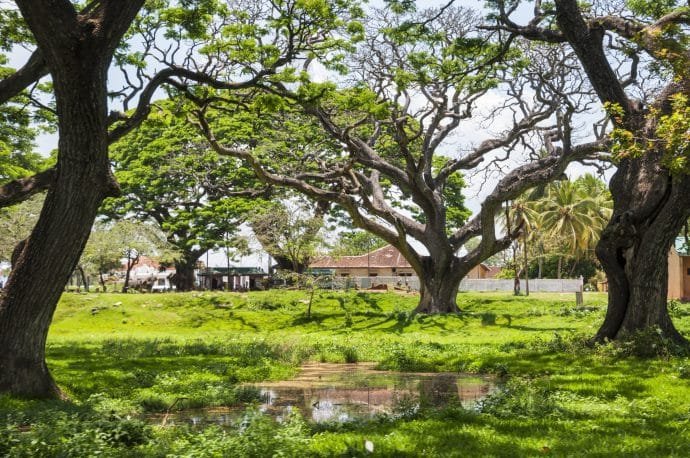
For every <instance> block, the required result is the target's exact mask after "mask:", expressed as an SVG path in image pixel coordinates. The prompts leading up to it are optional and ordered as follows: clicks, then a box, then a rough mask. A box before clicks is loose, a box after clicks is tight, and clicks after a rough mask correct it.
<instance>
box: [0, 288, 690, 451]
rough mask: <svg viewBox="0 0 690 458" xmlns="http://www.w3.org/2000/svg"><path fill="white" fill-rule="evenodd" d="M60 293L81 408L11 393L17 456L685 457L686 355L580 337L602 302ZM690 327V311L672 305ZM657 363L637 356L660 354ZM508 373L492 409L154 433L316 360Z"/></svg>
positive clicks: (7, 431)
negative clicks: (251, 384)
mask: <svg viewBox="0 0 690 458" xmlns="http://www.w3.org/2000/svg"><path fill="white" fill-rule="evenodd" d="M306 299H307V293H306V292H299V291H269V292H257V293H248V294H236V293H188V294H187V293H185V294H129V295H126V294H101V295H99V294H71V293H70V294H65V295H64V297H63V298H62V300H61V303H60V305H59V307H58V309H57V311H56V314H55V318H54V322H53V325H52V327H51V331H50V335H49V341H48V364H49V367H50V369H51V371H52V373H53V376H54V377H55V379H56V380H57V382H58V383H59V385H60V386H61V387H62V388H63V389H64V390H65V391H66V392H67V393H68V394H69V395H70V397H71V399H72V402H70V403H62V402H55V401H25V400H18V399H12V398H8V397H0V417H2V418H6V421H5V422H4V423H5V426H4V427H2V426H0V455H8V456H95V455H103V456H224V455H225V456H272V455H281V456H309V455H311V456H359V455H365V454H367V453H368V452H366V451H365V448H364V444H365V441H371V442H372V443H373V445H374V455H378V456H420V455H426V456H444V457H445V456H542V455H553V456H573V455H585V456H604V455H605V456H690V402H689V401H688V399H690V360H689V359H688V357H687V356H683V355H678V354H674V353H673V352H672V351H669V349H668V348H666V347H665V346H664V345H663V342H658V340H657V339H655V338H654V335H646V336H640V337H639V338H638V339H637V340H636V341H633V342H630V343H627V344H623V345H612V344H609V345H606V346H601V347H596V348H589V347H587V346H585V345H584V344H583V342H584V340H585V337H586V336H591V335H592V334H593V333H594V332H595V331H596V329H597V326H598V325H599V324H600V322H601V320H602V318H603V314H604V311H605V300H606V299H605V296H603V295H601V294H596V293H589V294H588V293H586V294H585V306H584V307H576V306H575V304H574V295H573V294H533V295H532V296H530V297H529V298H525V297H524V296H522V297H513V296H509V295H506V294H498V293H496V294H493V293H491V294H490V293H462V294H460V295H459V296H458V303H459V305H460V308H461V309H462V310H463V313H462V314H460V315H448V316H420V315H417V316H414V315H411V314H410V313H409V311H410V310H412V309H413V308H414V305H415V303H416V300H417V298H416V297H414V296H406V295H398V294H395V293H371V294H367V293H358V292H348V293H344V292H330V291H324V292H319V293H317V296H316V297H315V301H314V305H313V309H312V317H311V319H306V318H305V312H306V303H305V300H306ZM672 312H673V316H674V320H675V322H676V325H677V326H678V327H679V329H681V330H682V331H683V332H684V333H686V335H687V333H688V332H689V331H690V306H688V305H686V304H673V308H672ZM650 350H651V351H652V353H654V354H656V355H658V356H657V357H654V358H651V359H649V358H639V357H637V356H635V355H636V354H639V353H641V352H642V353H644V352H649V351H650ZM309 360H312V361H324V362H355V361H374V362H376V363H377V364H378V366H379V368H381V369H390V370H404V371H461V372H474V373H490V374H496V375H500V376H502V377H504V379H505V380H506V382H505V385H504V387H503V388H502V389H501V390H499V391H498V392H497V393H495V394H494V395H492V396H491V397H490V398H489V399H487V400H486V401H485V402H484V403H483V405H482V406H481V408H480V409H479V410H478V411H476V410H467V409H465V408H463V406H461V405H456V404H453V403H451V404H450V405H448V406H446V407H445V408H443V409H441V410H433V411H432V410H421V411H414V412H411V413H410V414H409V415H404V416H400V417H395V418H393V417H381V418H377V419H376V420H373V421H366V422H359V423H354V424H346V425H317V426H314V425H307V424H305V423H304V422H303V421H302V420H301V419H300V418H299V416H294V417H292V418H290V419H288V420H287V421H285V422H283V423H282V424H280V425H276V424H275V423H274V422H273V420H271V419H269V418H266V417H264V416H262V415H260V414H258V413H251V415H250V416H249V417H248V418H249V420H248V421H247V422H246V424H245V425H244V426H243V427H242V428H241V429H238V430H237V431H223V430H220V429H219V428H214V427H211V428H207V429H205V430H202V431H199V430H189V429H186V428H183V427H174V428H171V427H166V428H160V427H152V426H149V425H146V424H144V423H143V422H141V421H139V420H137V418H138V416H139V415H141V414H144V413H147V412H163V411H166V410H167V409H169V408H170V406H171V405H173V404H174V405H175V408H192V407H204V406H226V405H237V404H243V405H244V404H245V403H247V402H249V403H251V401H252V400H254V396H255V393H253V392H251V391H248V390H246V389H243V388H242V387H241V386H240V383H242V382H247V381H260V380H280V379H285V378H289V377H291V376H293V375H294V374H295V373H296V371H297V368H298V366H299V364H300V363H302V362H305V361H309Z"/></svg>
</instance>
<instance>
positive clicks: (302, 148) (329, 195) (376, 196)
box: [198, 2, 601, 313]
mask: <svg viewBox="0 0 690 458" xmlns="http://www.w3.org/2000/svg"><path fill="white" fill-rule="evenodd" d="M409 4H410V2H405V5H406V6H409ZM476 22H477V18H476V16H475V15H474V14H473V13H472V12H470V11H468V10H465V9H461V8H454V7H446V8H443V9H431V10H426V11H422V12H419V13H417V12H409V11H403V12H402V14H395V13H392V12H385V11H372V12H371V13H370V17H369V20H368V22H367V23H366V27H365V32H364V40H363V41H362V43H360V44H359V45H358V47H357V50H356V51H355V52H353V53H351V54H350V55H349V56H348V57H347V59H346V61H345V62H346V64H347V65H346V70H347V71H346V76H344V77H343V78H341V84H339V85H336V84H333V83H318V82H313V81H309V79H308V75H307V74H302V75H301V76H300V78H298V79H296V80H295V81H294V83H293V84H291V85H285V84H281V83H280V82H278V83H276V82H271V81H268V82H266V83H264V84H262V86H263V88H264V89H265V91H266V92H267V93H268V94H271V96H272V97H274V98H275V97H280V98H281V99H282V100H284V101H287V102H282V103H283V105H280V103H277V102H275V101H274V100H273V99H270V100H272V101H274V104H275V105H278V109H274V110H273V117H274V118H275V121H274V122H273V125H274V126H275V125H281V129H283V130H284V131H286V132H292V130H291V128H290V125H291V123H294V121H290V120H293V119H294V115H293V114H290V113H288V114H287V115H285V116H286V119H287V120H288V121H290V122H287V121H281V119H280V116H281V113H282V112H281V110H283V112H290V110H298V111H300V112H301V113H303V117H305V120H304V121H303V122H302V123H300V124H299V125H303V124H305V123H308V122H310V121H309V118H311V120H312V121H311V122H318V123H319V124H320V125H321V127H322V128H323V130H324V132H325V135H326V136H327V137H328V138H330V139H332V140H333V141H336V142H337V144H338V145H339V146H340V148H341V149H342V151H340V152H338V153H337V154H327V153H326V152H325V150H324V149H321V148H316V147H314V146H309V145H302V144H299V143H297V142H294V141H291V142H289V143H288V144H287V145H285V146H283V147H282V148H283V149H286V150H288V151H292V153H291V154H293V155H294V156H295V157H296V159H298V160H296V161H295V165H294V166H293V167H294V168H292V169H289V173H288V172H287V171H286V169H285V167H282V166H281V167H277V166H276V165H275V164H274V163H273V162H272V161H271V157H272V156H271V155H270V152H271V151H273V152H275V151H276V149H277V148H281V147H280V146H277V145H276V142H275V141H267V142H265V143H266V144H262V143H261V142H259V143H258V145H256V146H253V145H252V144H251V143H249V144H248V143H247V142H246V141H244V140H237V139H235V138H233V136H232V133H229V132H224V133H218V132H214V129H213V126H212V123H209V122H208V121H207V120H206V119H205V114H206V113H212V112H213V109H214V108H216V107H218V106H219V104H218V103H217V102H216V101H215V100H207V101H201V102H202V106H203V108H202V109H201V110H199V113H198V114H199V119H200V125H201V127H202V129H203V130H204V132H205V133H206V135H207V137H208V139H209V141H210V143H211V145H212V146H213V147H214V148H215V149H216V150H217V151H218V152H219V153H221V154H227V155H232V156H235V157H239V158H242V159H244V160H246V161H247V162H248V163H249V164H250V165H251V166H252V167H253V168H254V170H255V171H256V173H257V174H258V175H259V177H260V178H261V179H263V180H265V181H267V182H269V183H273V184H277V185H281V186H287V187H290V188H293V189H296V190H298V191H300V192H302V193H304V194H306V195H308V196H311V197H312V198H315V199H319V200H326V201H330V202H332V203H334V204H336V205H337V206H339V207H340V208H342V209H344V210H345V211H346V212H347V213H348V215H349V217H350V218H351V220H352V222H353V224H354V225H356V226H358V227H360V228H362V229H365V230H367V231H370V232H371V233H373V234H375V235H377V236H378V237H380V238H381V239H383V240H385V241H386V242H388V243H390V244H391V245H393V246H395V247H396V248H397V249H398V250H399V251H400V252H401V253H402V255H403V256H404V257H405V258H406V259H407V260H408V262H409V263H410V265H411V266H412V267H413V268H414V270H415V271H416V273H417V275H418V276H419V278H420V280H421V285H422V288H421V298H420V303H419V305H418V307H417V311H418V312H425V313H448V312H456V311H458V307H457V305H456V294H457V290H458V286H459V283H460V281H461V280H462V278H463V277H464V276H465V275H466V274H467V273H468V272H469V271H470V270H471V269H472V268H473V267H474V266H476V265H477V264H479V263H480V262H482V261H483V260H485V259H487V258H489V257H490V256H492V255H493V254H495V253H497V252H499V251H501V250H503V249H505V248H506V247H507V246H508V245H509V244H510V243H511V241H512V240H513V239H514V238H515V237H517V236H518V234H519V229H520V228H513V229H512V230H511V231H510V232H507V233H506V232H504V231H502V228H501V227H499V226H497V225H496V223H495V218H496V213H497V211H499V210H500V209H501V208H502V205H503V203H504V202H505V201H508V200H512V199H514V198H516V197H518V196H519V195H520V194H521V193H523V192H524V191H525V190H527V189H529V188H530V187H533V186H536V185H539V184H544V183H547V182H549V181H550V180H552V179H554V178H556V177H559V176H560V175H561V174H562V173H563V171H564V170H565V168H566V167H567V166H568V164H570V163H571V162H573V161H578V160H584V159H586V158H588V157H590V155H592V154H593V153H595V152H596V151H599V150H600V148H601V144H600V143H599V142H597V141H593V142H592V143H590V144H587V145H580V146H578V147H571V145H572V142H571V140H570V131H569V130H567V129H563V128H562V127H563V126H565V125H566V124H567V123H565V122H562V121H563V120H564V119H568V118H569V117H570V116H572V114H573V110H574V109H575V108H574V107H573V106H565V107H564V106H562V104H561V102H562V101H563V100H564V98H565V97H566V96H567V94H569V93H571V92H572V93H578V92H580V91H581V88H579V82H578V81H576V80H572V79H570V78H569V74H568V72H567V71H560V72H546V71H544V69H545V68H550V65H549V64H548V62H549V61H551V60H556V61H559V62H567V61H568V59H569V56H567V55H565V54H562V53H559V52H558V50H555V51H554V50H551V49H548V48H539V47H533V49H528V48H525V50H524V52H525V53H530V55H531V57H532V58H533V61H532V62H531V63H530V62H527V61H525V60H524V59H521V58H520V57H519V56H517V55H516V54H506V53H505V52H504V51H505V50H504V49H503V48H501V47H499V46H495V45H493V44H492V43H491V41H490V39H489V37H487V36H483V35H481V34H479V32H478V31H477V30H476V28H475V27H474V25H475V24H476ZM523 67H524V71H521V70H522V68H523ZM518 70H520V71H518ZM488 95H498V96H499V97H500V98H505V101H504V102H503V103H499V104H498V106H497V107H495V109H494V110H491V111H490V112H489V113H487V112H486V111H489V110H485V113H484V115H485V116H486V117H482V119H483V120H484V121H487V122H489V121H490V120H491V119H497V118H501V119H504V120H506V124H507V128H505V129H502V131H501V132H498V133H495V134H496V135H495V136H492V135H485V138H484V139H483V140H482V141H478V140H477V139H476V137H474V136H471V137H470V138H463V139H462V140H464V142H463V146H462V147H461V148H459V147H457V146H455V147H454V146H453V143H454V142H457V141H458V139H457V138H453V135H452V134H453V133H454V132H456V131H457V130H458V128H459V127H461V126H462V127H469V126H468V124H469V122H470V121H475V122H476V119H473V116H474V114H475V113H476V112H477V111H479V108H478V107H479V106H480V105H481V104H482V103H487V102H486V100H487V98H488ZM266 97H269V96H266ZM262 108H263V110H264V112H265V111H266V103H265V100H264V103H263V104H262ZM273 108H275V106H274V107H273ZM470 129H474V131H476V129H477V127H476V126H474V127H470ZM535 130H536V131H538V132H539V133H541V134H542V137H543V138H544V140H545V141H546V144H547V149H548V154H547V155H546V156H542V157H540V156H539V155H538V154H537V151H536V149H534V148H533V147H532V142H531V139H530V134H532V133H534V132H535ZM288 136H289V135H288ZM486 137H488V138H486ZM557 142H561V145H562V146H561V145H557V144H556V143H557ZM296 151H299V152H300V153H299V154H298V153H297V152H296ZM520 162H522V163H523V164H522V165H517V164H519V163H520ZM524 162H526V163H524ZM298 165H301V168H299V167H298ZM494 166H497V168H496V169H494V170H492V172H497V171H502V172H503V173H499V179H498V182H497V183H496V184H495V185H494V186H493V190H491V191H490V192H489V193H488V196H487V197H486V198H485V199H484V202H483V204H482V209H481V211H480V212H479V214H477V215H475V216H474V217H472V218H471V219H469V220H468V219H467V214H466V213H465V212H464V211H463V210H464V207H462V199H461V198H459V197H458V195H457V193H458V192H461V190H462V185H461V184H462V175H463V174H469V173H470V172H472V171H474V172H477V171H478V170H479V171H480V172H481V171H487V170H489V169H490V168H492V167H494ZM511 166H514V168H513V169H512V170H510V167H511ZM506 168H507V169H508V170H505V169H506ZM478 175H480V174H478ZM488 185H489V184H488V183H487V186H488ZM474 238H481V242H480V243H479V244H478V245H477V247H476V248H474V249H472V250H470V251H469V252H467V253H466V254H458V253H459V250H460V248H461V247H462V246H463V245H465V243H467V242H468V241H470V240H472V239H474ZM410 239H415V240H417V241H419V242H420V243H421V244H422V245H423V246H424V248H425V249H426V252H424V250H420V249H418V248H417V246H416V245H414V244H412V243H410Z"/></svg>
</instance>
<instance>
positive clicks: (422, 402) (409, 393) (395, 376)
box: [165, 363, 493, 426]
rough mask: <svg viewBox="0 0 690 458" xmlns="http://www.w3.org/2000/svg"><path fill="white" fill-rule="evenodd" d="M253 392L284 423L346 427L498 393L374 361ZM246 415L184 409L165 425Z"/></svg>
mask: <svg viewBox="0 0 690 458" xmlns="http://www.w3.org/2000/svg"><path fill="white" fill-rule="evenodd" d="M247 388H248V389H256V390H257V391H258V398H259V410H260V411H261V412H263V413H265V414H268V415H271V416H273V417H274V418H276V419H277V420H278V421H281V420H282V418H284V417H285V416H286V415H287V414H288V413H289V412H291V411H292V409H294V408H297V409H299V411H300V412H301V413H302V415H304V417H305V418H307V419H309V420H311V421H313V422H316V423H322V422H342V423H344V422H349V421H354V420H358V419H365V418H370V417H372V416H375V415H377V414H389V415H403V414H406V413H410V411H414V410H416V409H418V408H420V407H425V408H434V407H442V406H444V405H447V404H448V403H449V402H453V401H459V402H461V403H462V404H463V406H465V407H466V408H472V406H473V405H474V404H475V403H476V402H477V401H478V400H480V399H481V398H483V397H484V396H486V395H487V394H488V393H489V392H490V391H491V390H492V389H493V384H492V383H491V382H490V381H489V380H488V379H486V378H481V377H477V376H471V375H466V374H454V373H416V372H415V373H413V372H390V371H378V370H375V369H374V363H359V364H326V363H313V364H306V365H304V366H302V368H301V371H300V373H299V375H298V376H297V377H296V378H294V379H292V380H284V381H279V382H265V383H261V384H256V385H248V386H247ZM242 415H243V409H240V408H235V409H233V408H212V409H202V410H194V411H182V412H179V413H175V414H170V415H168V416H167V417H166V418H165V423H167V424H175V423H177V424H179V423H186V424H192V425H199V424H202V423H205V424H209V423H215V424H220V425H222V426H231V425H236V424H237V423H239V422H241V418H242Z"/></svg>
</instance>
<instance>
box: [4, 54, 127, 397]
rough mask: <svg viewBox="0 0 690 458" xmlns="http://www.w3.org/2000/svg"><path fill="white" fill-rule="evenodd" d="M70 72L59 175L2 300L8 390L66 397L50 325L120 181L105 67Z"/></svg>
mask: <svg viewBox="0 0 690 458" xmlns="http://www.w3.org/2000/svg"><path fill="white" fill-rule="evenodd" d="M65 65H67V66H70V64H69V63H66V64H65ZM99 67H100V69H99ZM66 73H68V75H61V76H58V77H55V76H54V82H55V84H54V87H55V93H56V99H57V110H58V118H59V132H60V140H59V155H58V165H57V177H56V180H55V183H54V185H53V187H52V188H51V189H50V190H49V191H48V194H47V196H46V199H45V204H44V206H43V209H42V210H41V215H40V217H39V219H38V222H37V224H36V226H35V227H34V229H33V231H32V233H31V235H30V237H29V239H28V240H27V242H26V244H25V246H24V247H23V249H22V251H21V254H20V255H19V258H18V259H17V262H16V265H15V267H14V269H13V270H12V273H11V275H10V278H9V281H8V284H7V289H6V290H5V293H4V295H3V296H2V299H1V301H0V392H9V393H11V394H14V395H20V396H29V397H44V398H46V397H60V396H62V394H61V392H60V390H59V388H58V387H57V385H56V384H55V382H54V381H53V379H52V378H51V376H50V373H49V371H48V368H47V367H46V363H45V343H46V336H47V334H48V327H49V325H50V322H51V320H52V316H53V312H54V310H55V307H56V305H57V303H58V300H59V298H60V295H61V293H62V289H63V287H64V285H65V284H66V283H67V281H68V280H69V277H70V275H71V274H72V272H73V271H74V268H75V266H76V265H77V262H78V260H79V256H80V254H81V252H82V250H83V248H84V245H85V244H86V241H87V239H88V237H89V234H90V230H91V225H92V224H93V221H94V218H95V217H96V212H97V210H98V208H99V206H100V203H101V201H102V200H103V198H104V197H105V196H107V195H112V194H113V191H114V187H115V182H114V180H113V178H112V176H111V174H110V168H109V164H108V155H107V137H106V106H105V101H106V84H105V74H106V72H105V66H102V65H100V64H99V63H98V62H91V63H90V64H89V65H82V66H81V67H74V66H73V67H70V70H69V71H67V72H66ZM70 75H71V77H72V78H71V79H70Z"/></svg>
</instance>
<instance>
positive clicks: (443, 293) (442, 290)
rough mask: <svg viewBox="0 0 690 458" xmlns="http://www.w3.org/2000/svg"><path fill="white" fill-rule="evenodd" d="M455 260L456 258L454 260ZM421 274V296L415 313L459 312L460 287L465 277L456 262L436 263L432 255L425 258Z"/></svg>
mask: <svg viewBox="0 0 690 458" xmlns="http://www.w3.org/2000/svg"><path fill="white" fill-rule="evenodd" d="M453 261H455V259H454V260H453ZM418 275H419V283H420V298H419V304H418V305H417V308H416V309H415V313H428V314H437V313H458V312H459V311H460V309H459V308H458V305H457V302H456V301H457V296H458V288H459V287H460V280H462V278H463V277H464V275H461V274H460V272H459V268H458V266H456V265H454V262H452V263H449V265H446V264H441V263H435V262H434V261H432V259H431V257H428V256H426V257H424V258H423V271H422V272H421V273H420V272H418Z"/></svg>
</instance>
